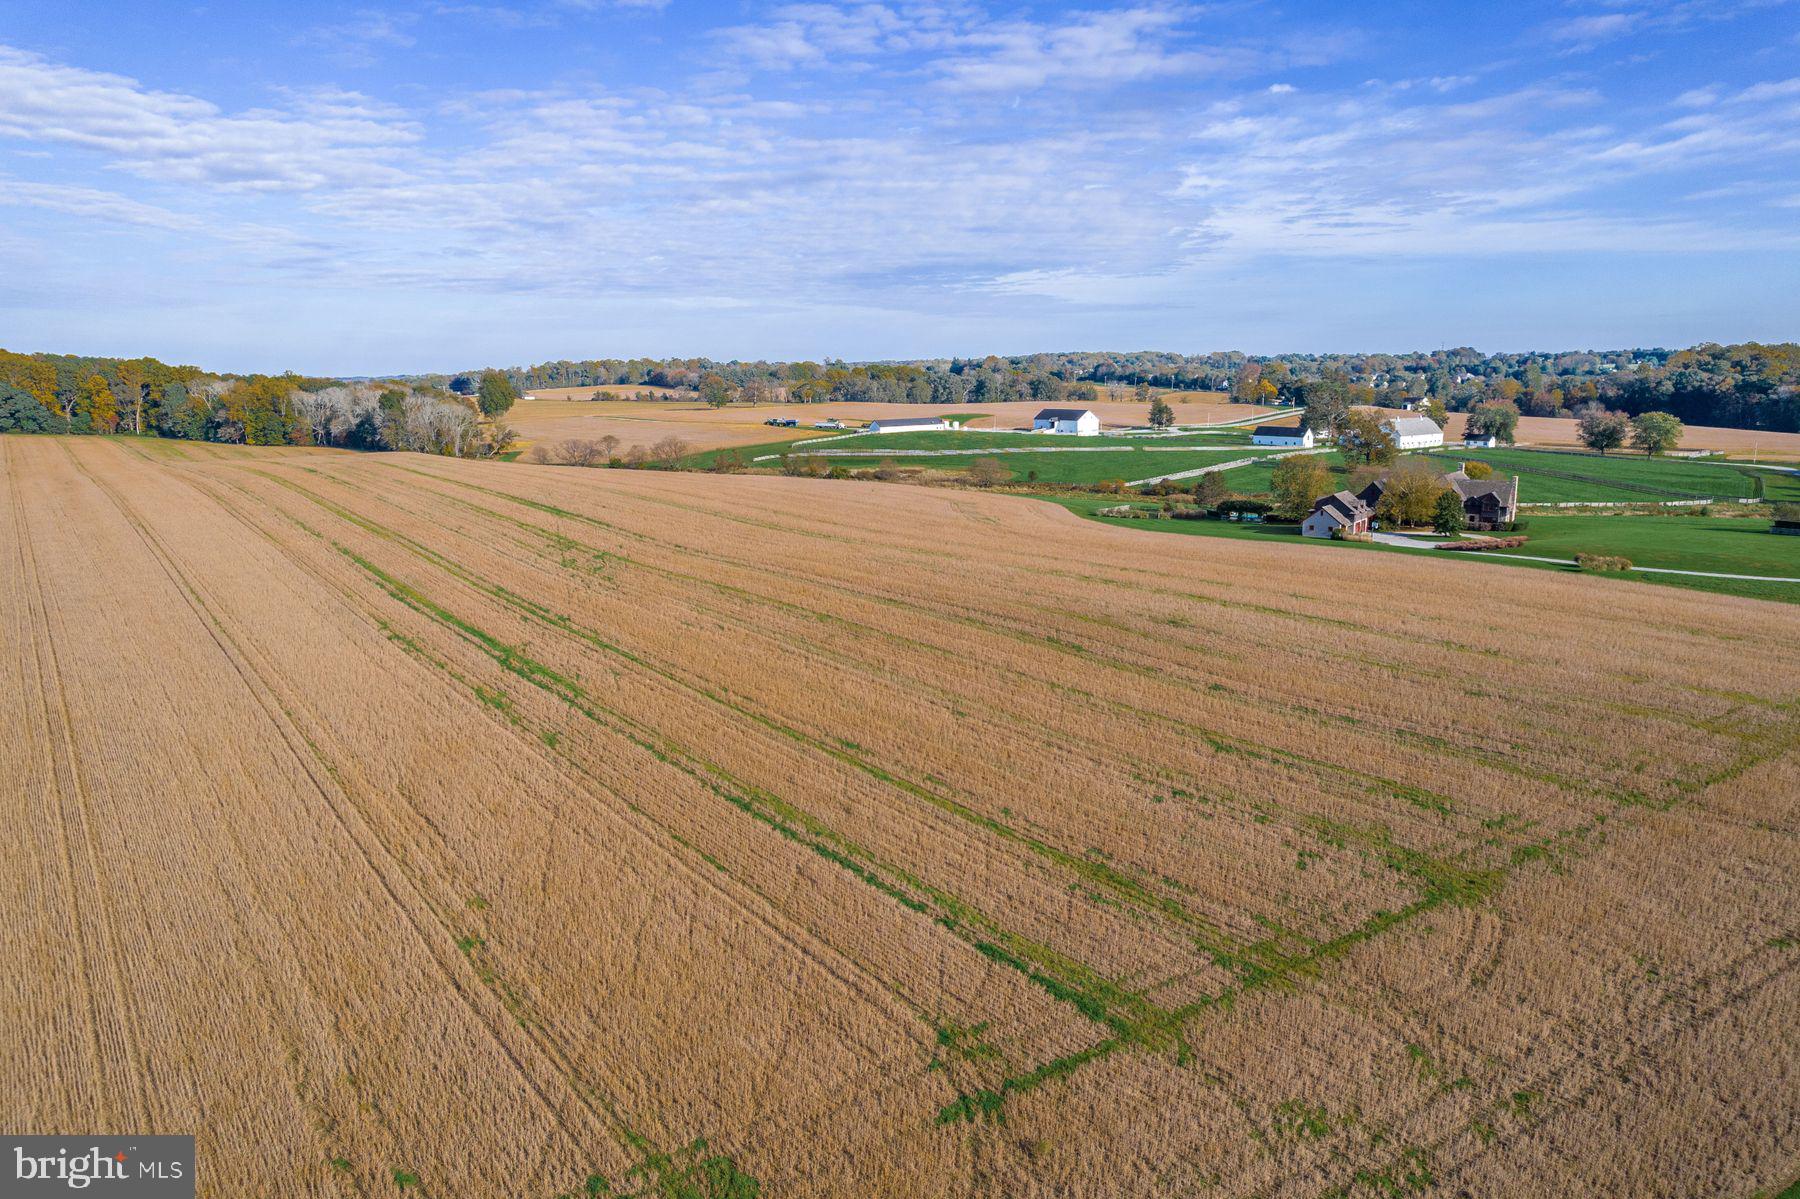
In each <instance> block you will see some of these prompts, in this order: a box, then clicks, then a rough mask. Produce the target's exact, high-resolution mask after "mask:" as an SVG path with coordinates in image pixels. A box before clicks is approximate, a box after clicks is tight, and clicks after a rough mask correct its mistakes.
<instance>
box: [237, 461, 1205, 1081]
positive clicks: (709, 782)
mask: <svg viewBox="0 0 1800 1199" xmlns="http://www.w3.org/2000/svg"><path fill="white" fill-rule="evenodd" d="M255 473H258V474H261V473H262V472H255ZM264 477H267V476H264ZM269 481H271V482H284V481H282V480H277V479H272V478H271V479H270V480H269ZM284 485H286V486H288V487H290V489H292V488H293V485H292V484H291V483H284ZM299 490H300V493H301V494H306V495H307V496H308V498H310V499H313V501H314V502H315V503H319V502H320V498H319V497H316V496H313V495H311V494H310V493H306V492H305V491H304V489H299ZM322 506H325V507H327V508H328V510H329V509H333V508H336V510H335V511H334V514H335V515H339V516H340V518H343V519H351V517H350V516H349V514H348V513H347V511H346V510H343V509H341V507H337V506H334V505H330V504H329V503H328V502H326V503H324V504H323V505H322ZM363 519H364V518H355V519H353V520H351V523H353V524H359V522H361V521H363ZM369 523H372V522H369ZM303 527H304V526H303ZM359 527H360V524H359ZM308 531H309V532H310V533H312V535H314V536H319V537H323V536H324V535H323V534H322V533H319V532H318V531H317V530H312V529H310V528H308ZM365 531H368V530H366V529H365ZM389 536H390V537H393V536H398V535H397V534H392V533H391V532H389ZM339 550H340V552H341V553H344V554H345V555H346V556H347V557H349V558H350V559H351V560H352V561H353V562H355V563H356V564H357V565H358V566H360V567H361V568H362V569H363V570H364V571H366V572H369V573H370V574H371V575H372V576H373V577H375V578H376V579H377V581H378V582H380V583H381V585H382V586H383V588H384V589H385V590H387V591H388V593H389V594H390V596H392V597H393V598H396V599H399V600H400V601H401V602H402V603H404V604H406V605H407V606H408V607H410V608H412V609H413V610H414V611H418V612H421V613H422V614H425V615H427V616H429V617H431V618H432V619H434V620H436V621H437V622H438V623H439V624H440V625H442V626H443V627H445V628H446V629H448V630H450V631H452V632H453V633H456V634H457V635H458V636H460V637H462V638H464V639H465V640H468V641H470V643H471V644H474V645H477V646H478V647H480V648H482V649H483V650H484V652H489V653H490V656H494V657H495V660H496V661H500V660H501V659H502V658H504V659H505V660H506V661H507V662H511V663H512V664H513V665H514V666H517V667H521V669H519V670H517V671H516V672H515V673H519V674H520V675H521V676H522V677H525V678H527V679H528V681H534V682H535V683H536V684H537V685H540V686H541V685H543V684H544V680H545V679H546V678H552V677H554V678H555V681H556V682H557V683H558V684H562V685H570V686H573V685H574V684H573V683H572V681H570V680H563V679H560V678H559V677H556V676H554V672H551V671H549V670H548V669H547V668H542V667H539V666H538V665H537V664H535V663H533V662H532V661H530V660H529V659H528V658H526V657H524V656H523V654H522V652H521V651H519V650H517V649H516V647H510V646H504V647H498V648H497V643H496V642H494V641H493V639H492V638H491V637H488V635H486V634H482V633H480V632H479V630H475V629H474V628H473V626H470V625H468V624H467V622H465V621H463V620H461V619H460V618H458V617H456V616H454V615H453V614H451V613H449V612H448V611H447V610H444V609H442V608H441V607H440V606H439V605H438V604H436V603H435V601H431V600H428V599H426V598H425V597H424V596H422V595H421V594H419V593H417V592H416V591H415V590H414V589H412V588H410V587H409V586H408V585H406V584H404V583H401V582H400V581H399V580H397V579H395V578H394V577H393V576H391V575H388V574H387V573H386V572H385V571H381V570H380V569H379V568H378V567H375V566H374V565H373V563H370V562H368V561H367V560H366V559H362V558H360V556H359V555H355V554H354V553H352V552H351V551H349V550H347V549H345V548H344V547H341V546H340V547H339ZM466 573H467V572H462V574H463V575H466ZM459 577H460V576H459ZM471 585H473V586H475V587H476V588H477V589H478V590H479V589H480V588H481V584H480V582H479V580H475V581H474V582H472V583H471ZM377 619H378V618H377ZM503 664H504V663H503ZM553 694H557V695H558V698H560V699H562V700H564V702H566V703H568V704H570V705H571V706H572V707H574V708H576V709H577V710H579V711H582V712H583V713H584V714H585V715H587V716H588V718H589V719H592V720H596V721H598V722H599V723H601V724H602V726H603V727H608V728H610V729H611V730H612V731H614V732H616V733H617V734H619V735H621V736H623V737H626V738H627V739H629V740H631V741H633V742H634V743H635V744H637V745H638V746H639V748H641V749H644V750H646V751H647V752H649V753H651V754H652V755H653V756H655V757H656V758H657V759H658V760H660V761H664V762H670V761H672V758H671V754H674V755H677V756H681V757H683V758H684V759H685V760H687V761H688V763H689V765H688V766H686V767H683V768H684V769H686V770H687V771H688V773H690V774H691V775H692V776H693V777H694V778H695V779H696V781H698V782H699V783H701V785H702V786H704V787H706V788H707V789H708V790H710V791H712V792H714V793H715V794H717V795H719V796H720V797H721V798H723V799H725V800H727V801H728V802H730V803H732V804H733V806H735V807H738V808H739V809H741V810H743V811H745V812H747V813H749V814H750V815H752V816H753V817H755V818H757V819H759V820H761V821H762V822H763V823H765V824H768V825H769V826H770V827H772V828H774V829H775V830H776V831H778V832H780V833H781V834H782V835H783V836H786V837H788V838H789V839H797V840H800V841H801V843H803V844H808V845H810V846H811V847H812V848H813V849H814V850H815V852H819V853H821V854H822V855H823V856H825V857H827V858H828V859H829V860H831V861H833V862H835V863H837V864H838V865H840V866H841V867H843V868H845V869H846V870H848V871H849V872H850V873H852V874H853V875H855V876H856V877H858V878H860V879H861V880H862V881H865V882H870V883H871V884H872V885H875V886H876V887H877V889H878V890H881V891H883V892H884V893H887V894H889V895H890V897H892V898H895V899H896V900H897V901H899V902H901V903H902V905H903V906H905V907H908V908H909V909H911V910H912V911H915V912H918V911H921V910H922V909H921V906H920V902H921V901H920V900H919V899H916V898H909V896H912V895H922V896H924V897H925V899H926V901H928V902H929V903H930V904H931V905H932V910H935V911H937V912H938V913H939V914H938V915H937V916H936V917H935V919H936V921H937V923H938V924H939V925H940V926H942V927H944V928H945V929H946V930H948V931H950V932H951V933H952V935H954V936H956V937H957V938H958V939H959V940H963V941H965V942H966V943H968V944H970V945H972V946H973V947H974V948H976V949H977V950H978V951H980V952H982V953H983V955H984V956H986V957H988V958H990V959H991V960H993V961H995V962H997V963H999V964H1001V965H1004V966H1008V967H1010V968H1012V969H1014V970H1016V971H1019V972H1020V973H1023V974H1025V975H1026V976H1027V977H1028V978H1030V979H1032V981H1034V982H1036V983H1037V984H1038V985H1039V986H1042V987H1044V988H1045V989H1046V990H1048V991H1050V993H1051V994H1052V996H1053V997H1055V998H1057V999H1060V1000H1062V1001H1063V1002H1066V1003H1070V1004H1072V1005H1074V1006H1075V1008H1076V1009H1077V1011H1079V1012H1080V1013H1081V1014H1082V1015H1083V1016H1085V1017H1087V1018H1088V1019H1090V1020H1094V1021H1096V1022H1098V1023H1099V1024H1101V1025H1102V1026H1103V1027H1105V1028H1108V1029H1109V1030H1110V1031H1112V1032H1113V1033H1115V1034H1119V1035H1128V1036H1130V1035H1135V1034H1133V1033H1132V1032H1131V1030H1132V1029H1133V1028H1135V1027H1141V1026H1144V1025H1161V1024H1163V1023H1164V1022H1165V1019H1166V1013H1165V1012H1164V1011H1163V1009H1161V1008H1159V1007H1157V1006H1156V1005H1154V1004H1150V1003H1148V1002H1146V1001H1144V1000H1143V999H1142V997H1141V993H1138V992H1130V991H1123V990H1120V989H1119V987H1118V986H1117V985H1116V984H1115V983H1113V982H1111V981H1110V980H1106V979H1104V978H1100V977H1098V976H1096V975H1095V974H1094V973H1093V972H1092V971H1091V970H1089V969H1088V968H1086V967H1085V966H1082V965H1081V964H1080V963H1076V962H1073V961H1071V960H1069V959H1066V958H1063V957H1061V955H1058V954H1056V952H1055V951H1054V950H1051V949H1049V948H1048V947H1044V946H1040V945H1037V944H1036V943H1034V942H1031V941H1029V940H1027V939H1025V938H1022V937H1019V936H1018V935H1017V934H1013V933H1010V932H1008V931H1007V930H1006V929H1004V928H1003V927H1001V926H1000V925H999V924H998V923H997V922H996V921H994V920H993V919H992V918H991V917H988V916H985V915H984V914H983V913H982V912H981V911H980V909H979V908H978V907H977V906H975V905H973V904H970V903H968V902H966V901H964V900H961V899H959V898H957V897H954V896H951V895H948V894H946V893H944V892H942V891H941V890H938V889H937V888H935V887H932V886H931V885H930V884H928V883H925V882H924V881H923V880H921V879H918V878H917V877H916V876H912V875H910V874H908V873H906V872H905V871H904V870H903V869H901V868H899V867H895V866H890V865H888V864H886V863H883V862H882V861H880V859H879V858H877V857H876V856H875V855H873V854H870V853H869V852H868V851H866V850H864V849H862V848H861V847H859V846H857V845H855V844H854V843H853V842H851V841H848V840H847V839H844V838H842V837H841V836H839V835H838V834H836V833H835V832H834V831H832V830H831V829H830V828H829V826H827V825H824V824H823V823H821V822H819V821H818V820H817V819H816V818H814V817H812V816H810V815H807V814H806V813H803V812H799V811H798V810H796V809H793V808H792V807H791V805H788V804H786V803H785V802H784V801H781V800H779V799H777V798H776V797H774V796H772V795H770V794H769V793H767V792H766V791H762V790H761V789H760V788H757V787H755V786H754V785H753V784H750V783H748V782H747V781H745V780H742V779H738V778H736V777H734V776H732V775H731V774H730V773H729V772H727V771H725V770H724V769H723V768H722V767H719V766H717V765H716V764H714V763H711V762H709V761H707V760H705V759H704V758H694V757H692V755H690V754H688V752H687V751H686V750H684V749H682V747H680V746H679V745H676V744H674V743H672V742H670V741H669V740H667V738H666V737H663V736H662V734H660V733H658V732H657V731H656V730H654V729H651V728H649V726H645V725H642V724H641V723H640V722H638V721H636V720H634V719H633V718H631V717H629V716H627V715H626V714H624V713H622V712H619V711H618V710H616V709H611V708H606V707H604V706H602V705H598V704H596V703H595V701H593V700H592V699H591V697H589V696H587V695H586V694H585V692H582V693H581V694H574V693H564V692H561V691H553ZM677 764H678V765H679V763H677ZM577 766H578V764H577ZM721 783H723V784H724V786H725V789H723V790H722V789H721V788H720V784H721ZM619 798H620V799H621V800H622V801H623V797H619ZM624 802H629V801H624ZM752 805H754V806H752ZM633 809H634V811H635V810H637V809H636V807H635V805H633ZM759 809H760V810H759ZM770 813H773V814H772V815H771V814H770ZM684 848H686V846H685V844H684ZM859 863H860V864H859ZM871 868H873V869H875V870H877V871H880V872H882V873H884V874H886V875H888V877H891V878H895V879H896V880H897V881H896V882H892V883H884V882H882V881H881V880H880V879H879V878H873V877H871V876H870V874H869V870H870V869H871ZM987 938H995V939H997V940H998V941H999V942H1000V944H998V945H996V944H994V943H993V942H992V941H989V940H988V939H987ZM1015 951H1016V952H1015ZM1021 954H1022V955H1025V956H1024V957H1023V958H1022V957H1021V956H1019V955H1021ZM1178 977H1181V976H1178ZM1168 981H1174V980H1164V982H1165V983H1166V982H1168ZM1159 985H1162V984H1159ZM906 1002H907V1003H908V1005H909V1006H910V1007H912V1008H913V1009H914V1010H915V1012H922V1011H923V1010H924V1006H925V1005H924V1004H923V1003H922V1002H921V1001H917V1000H910V999H909V1000H906ZM1115 1009H1122V1011H1118V1012H1115ZM933 1026H934V1027H935V1023H934V1024H933ZM1020 1031H1021V1032H1022V1034H1023V1035H1025V1036H1026V1037H1030V1036H1032V1035H1034V1034H1035V1032H1037V1031H1041V1030H1040V1029H1033V1028H1027V1029H1024V1030H1020ZM895 1085H899V1083H898V1081H896V1083H895ZM860 1093H861V1094H867V1093H868V1089H867V1088H864V1089H863V1090H862V1091H861V1092H860ZM854 1099H855V1096H851V1097H849V1098H847V1099H846V1100H845V1101H844V1103H845V1104H846V1105H847V1104H848V1103H850V1102H853V1101H854ZM836 1106H838V1105H833V1107H834V1110H835V1107H836Z"/></svg>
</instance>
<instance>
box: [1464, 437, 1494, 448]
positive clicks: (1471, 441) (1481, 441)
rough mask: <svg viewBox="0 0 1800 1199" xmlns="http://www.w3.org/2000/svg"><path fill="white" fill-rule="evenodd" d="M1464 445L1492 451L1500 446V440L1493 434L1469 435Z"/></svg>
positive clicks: (1465, 438)
mask: <svg viewBox="0 0 1800 1199" xmlns="http://www.w3.org/2000/svg"><path fill="white" fill-rule="evenodd" d="M1463 444H1464V445H1466V446H1469V447H1471V448H1477V447H1478V448H1480V449H1484V450H1491V449H1493V448H1494V447H1495V446H1497V445H1499V444H1500V439H1499V438H1498V437H1495V436H1494V435H1493V434H1492V433H1469V434H1466V435H1465V436H1464V437H1463Z"/></svg>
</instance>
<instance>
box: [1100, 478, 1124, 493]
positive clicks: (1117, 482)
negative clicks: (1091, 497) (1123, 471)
mask: <svg viewBox="0 0 1800 1199" xmlns="http://www.w3.org/2000/svg"><path fill="white" fill-rule="evenodd" d="M1094 490H1095V491H1097V492H1099V493H1100V494H1101V495H1124V494H1125V480H1124V479H1101V480H1100V481H1099V482H1098V483H1096V484H1094Z"/></svg>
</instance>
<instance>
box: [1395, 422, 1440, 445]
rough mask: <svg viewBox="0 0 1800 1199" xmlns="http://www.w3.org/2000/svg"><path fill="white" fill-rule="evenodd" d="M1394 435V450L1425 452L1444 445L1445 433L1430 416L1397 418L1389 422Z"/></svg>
mask: <svg viewBox="0 0 1800 1199" xmlns="http://www.w3.org/2000/svg"><path fill="white" fill-rule="evenodd" d="M1387 427H1388V429H1389V430H1390V431H1391V432H1392V433H1393V434H1394V448H1395V449H1399V450H1425V449H1430V448H1431V447H1432V446H1439V445H1443V444H1444V431H1443V430H1442V429H1440V428H1439V427H1438V423H1437V422H1436V421H1434V420H1432V419H1431V418H1430V417H1429V416H1396V417H1394V418H1392V419H1391V420H1389V421H1388V422H1387Z"/></svg>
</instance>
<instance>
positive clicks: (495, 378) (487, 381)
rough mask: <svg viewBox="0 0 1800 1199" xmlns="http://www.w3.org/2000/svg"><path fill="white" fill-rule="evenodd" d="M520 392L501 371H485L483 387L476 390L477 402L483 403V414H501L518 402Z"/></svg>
mask: <svg viewBox="0 0 1800 1199" xmlns="http://www.w3.org/2000/svg"><path fill="white" fill-rule="evenodd" d="M518 399H519V393H518V392H517V391H515V390H513V385H512V383H511V381H510V380H508V379H507V377H506V376H505V375H503V374H501V373H500V372H499V371H483V372H482V373H481V387H480V388H479V390H478V391H477V392H476V403H478V404H479V405H481V411H482V415H484V416H490V417H493V416H499V415H500V414H501V413H503V412H505V411H506V410H507V409H509V408H511V407H512V406H513V405H514V404H515V403H517V402H518Z"/></svg>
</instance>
